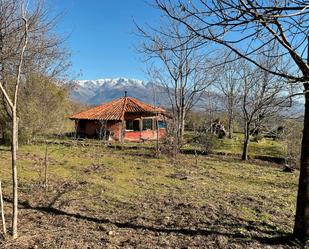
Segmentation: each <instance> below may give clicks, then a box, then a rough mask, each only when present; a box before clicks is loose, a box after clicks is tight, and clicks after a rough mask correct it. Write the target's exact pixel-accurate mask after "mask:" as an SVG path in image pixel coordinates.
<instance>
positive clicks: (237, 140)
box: [184, 132, 286, 157]
mask: <svg viewBox="0 0 309 249" xmlns="http://www.w3.org/2000/svg"><path fill="white" fill-rule="evenodd" d="M192 137H193V134H192V133H190V132H188V133H187V134H186V136H185V138H186V139H188V140H190V138H192ZM243 140H244V136H243V134H241V133H234V134H233V138H232V139H229V138H226V137H225V138H223V139H216V141H215V143H214V148H213V151H214V152H215V153H223V154H232V155H238V156H239V155H241V154H242V148H243ZM250 140H251V141H250V143H249V155H250V156H251V157H255V156H270V157H285V156H286V149H285V146H286V145H285V141H284V140H273V139H270V138H263V139H262V140H260V141H258V142H256V141H252V140H253V138H251V139H250ZM184 148H185V149H194V145H192V144H186V145H185V147H184Z"/></svg>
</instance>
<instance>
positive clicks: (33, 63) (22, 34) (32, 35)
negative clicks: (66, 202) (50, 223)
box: [0, 0, 64, 238]
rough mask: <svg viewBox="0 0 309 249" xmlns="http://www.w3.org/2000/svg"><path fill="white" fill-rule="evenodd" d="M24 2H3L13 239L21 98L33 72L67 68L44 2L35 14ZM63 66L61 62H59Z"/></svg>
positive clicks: (0, 51)
mask: <svg viewBox="0 0 309 249" xmlns="http://www.w3.org/2000/svg"><path fill="white" fill-rule="evenodd" d="M27 7H28V4H27V3H26V1H23V0H18V1H14V0H1V1H0V93H1V97H2V100H3V102H2V103H3V105H4V107H5V110H6V112H7V116H8V117H9V120H10V123H11V144H12V145H11V152H12V180H13V216H12V235H13V238H16V237H17V235H18V234H17V221H18V176H17V149H18V121H19V117H18V99H19V98H18V96H19V91H20V87H21V85H22V84H24V83H25V78H26V74H27V72H29V71H35V72H39V73H44V74H46V75H48V74H50V75H55V74H57V73H58V72H59V70H60V68H63V67H64V64H62V63H60V64H57V63H55V62H56V60H55V58H60V54H61V53H60V52H59V50H58V48H59V46H58V45H59V40H58V39H56V38H55V37H54V36H52V35H50V37H48V34H50V32H51V30H52V28H53V21H48V18H47V16H48V14H47V12H46V10H45V9H44V8H43V5H42V3H41V2H37V4H33V5H32V6H31V11H29V10H28V9H27ZM59 62H60V61H59Z"/></svg>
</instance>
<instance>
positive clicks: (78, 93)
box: [70, 77, 304, 116]
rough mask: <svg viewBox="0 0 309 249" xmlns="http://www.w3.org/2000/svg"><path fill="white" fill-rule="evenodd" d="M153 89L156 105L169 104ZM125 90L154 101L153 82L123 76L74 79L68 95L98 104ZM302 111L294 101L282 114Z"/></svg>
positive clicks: (300, 103)
mask: <svg viewBox="0 0 309 249" xmlns="http://www.w3.org/2000/svg"><path fill="white" fill-rule="evenodd" d="M155 89H156V102H157V103H156V105H159V106H170V104H169V99H168V96H167V94H166V91H165V89H164V88H163V87H160V86H158V85H156V86H155ZM125 92H127V95H128V96H130V97H133V98H137V99H139V100H141V101H143V102H145V103H149V104H153V103H154V84H152V83H151V82H148V83H145V82H144V81H142V80H138V79H128V78H124V77H119V78H114V79H98V80H78V81H75V82H74V83H73V88H72V90H71V93H70V97H71V99H72V100H74V101H77V102H80V103H83V104H87V105H99V104H101V103H105V102H109V101H111V100H113V99H116V98H120V97H123V96H124V95H125ZM211 95H212V96H213V97H216V96H218V94H217V93H214V92H213V93H212V94H211ZM217 104H218V103H217ZM199 106H200V107H199ZM202 106H205V103H204V102H202V101H201V102H199V103H198V105H197V106H196V108H197V109H200V108H202ZM202 109H203V108H202ZM303 111H304V104H303V101H295V102H294V105H293V106H292V107H291V108H289V109H288V110H286V111H284V115H288V116H301V115H302V114H303Z"/></svg>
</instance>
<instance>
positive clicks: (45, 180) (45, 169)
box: [44, 141, 48, 190]
mask: <svg viewBox="0 0 309 249" xmlns="http://www.w3.org/2000/svg"><path fill="white" fill-rule="evenodd" d="M45 142H46V144H45V158H44V176H45V179H44V188H45V190H47V186H48V182H47V181H48V177H47V174H48V172H47V171H48V150H47V149H48V147H47V141H45Z"/></svg>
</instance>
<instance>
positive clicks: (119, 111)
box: [69, 97, 166, 120]
mask: <svg viewBox="0 0 309 249" xmlns="http://www.w3.org/2000/svg"><path fill="white" fill-rule="evenodd" d="M143 112H144V113H145V112H146V113H156V112H158V113H165V112H166V111H165V110H164V109H162V108H159V107H157V108H154V107H153V106H151V105H148V104H146V103H143V102H141V101H139V100H137V99H134V98H131V97H122V98H120V99H116V100H113V101H111V102H108V103H105V104H102V105H99V106H97V107H94V108H91V109H88V110H86V111H82V112H79V113H76V114H74V115H72V116H70V117H69V119H72V120H74V119H89V120H123V117H124V114H125V113H143Z"/></svg>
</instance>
